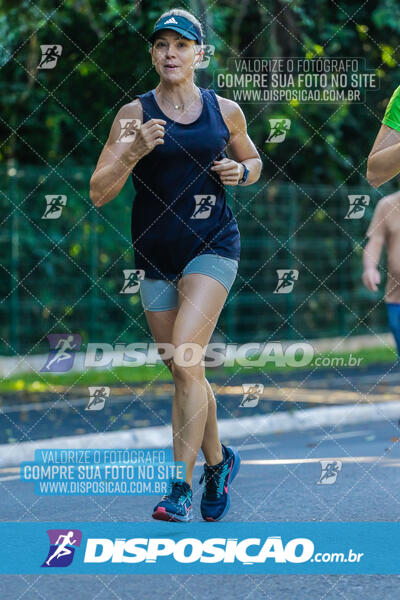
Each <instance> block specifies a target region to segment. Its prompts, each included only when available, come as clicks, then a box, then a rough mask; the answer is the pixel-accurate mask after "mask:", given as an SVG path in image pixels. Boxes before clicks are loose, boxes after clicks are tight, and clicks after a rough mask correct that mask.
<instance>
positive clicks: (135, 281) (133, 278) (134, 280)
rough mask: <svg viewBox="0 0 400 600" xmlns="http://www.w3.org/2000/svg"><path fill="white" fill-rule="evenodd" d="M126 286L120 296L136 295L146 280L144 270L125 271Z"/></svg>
mask: <svg viewBox="0 0 400 600" xmlns="http://www.w3.org/2000/svg"><path fill="white" fill-rule="evenodd" d="M123 273H124V279H125V281H124V285H123V286H122V290H121V291H120V294H135V293H136V292H137V291H138V289H139V287H140V282H141V281H142V280H143V279H144V269H124V270H123Z"/></svg>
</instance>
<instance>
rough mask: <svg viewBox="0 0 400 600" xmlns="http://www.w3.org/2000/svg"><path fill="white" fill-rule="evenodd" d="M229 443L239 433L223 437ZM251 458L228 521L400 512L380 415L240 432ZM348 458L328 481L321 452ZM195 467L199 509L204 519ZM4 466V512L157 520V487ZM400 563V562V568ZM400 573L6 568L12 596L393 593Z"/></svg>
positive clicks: (394, 436) (2, 583)
mask: <svg viewBox="0 0 400 600" xmlns="http://www.w3.org/2000/svg"><path fill="white" fill-rule="evenodd" d="M223 441H226V442H228V443H229V440H223ZM235 445H236V447H239V449H240V453H241V457H242V467H241V469H240V471H239V474H238V476H237V478H236V479H235V482H234V484H233V485H232V488H231V510H230V511H229V513H228V514H227V516H226V517H225V519H224V520H225V521H274V522H279V521H313V520H314V521H398V520H399V514H400V510H399V508H400V486H399V484H400V469H399V467H400V431H399V428H398V425H397V423H390V422H386V421H385V422H379V423H371V424H365V423H364V424H362V425H360V426H355V425H353V426H348V427H343V428H338V429H335V427H334V424H332V427H330V428H326V429H325V431H321V430H320V429H318V430H309V431H306V432H301V433H289V434H280V435H277V434H275V435H271V436H262V437H261V436H260V437H255V438H254V437H253V438H252V439H247V440H241V441H240V442H239V443H237V442H236V444H235ZM326 459H330V460H332V459H336V460H341V461H342V469H341V471H340V472H339V473H338V476H337V480H336V482H335V483H334V484H332V485H319V484H317V482H318V481H319V479H320V476H321V465H320V462H319V461H320V460H326ZM201 464H202V463H201V462H199V465H198V466H197V467H196V469H195V477H194V481H193V489H194V518H195V520H201V515H200V512H199V503H200V496H201V488H200V486H199V485H198V479H199V477H200V474H201V471H202V467H201ZM14 477H17V475H16V474H15V473H14V472H12V471H6V470H4V469H3V470H1V471H0V482H1V484H2V485H1V490H2V493H1V501H0V520H1V521H62V522H65V521H69V522H71V524H72V523H73V522H74V521H115V522H124V521H142V522H143V521H152V519H151V509H152V507H153V506H154V504H155V503H156V502H157V501H158V497H154V496H141V497H140V496H137V497H132V496H130V497H123V496H115V497H112V496H109V497H106V496H105V497H93V496H92V497H85V498H83V497H80V498H79V497H63V496H57V497H46V496H36V495H35V493H34V491H33V484H30V483H25V482H21V481H19V480H18V479H14ZM399 571H400V569H399ZM399 584H400V575H398V576H397V575H395V576H394V575H363V576H359V575H329V576H328V575H302V576H299V575H268V576H263V575H234V576H222V575H192V576H188V575H185V576H183V575H162V576H161V575H159V576H157V578H155V577H153V576H148V575H135V576H134V577H133V576H125V575H117V576H110V575H100V576H99V575H97V576H83V575H80V576H78V575H69V576H59V575H51V576H50V575H47V576H37V575H12V576H1V577H0V598H2V600H11V599H12V600H16V599H18V600H20V599H22V598H24V597H26V598H29V599H30V600H34V599H35V600H36V599H38V600H39V599H40V600H47V599H50V598H51V599H53V598H71V597H75V598H77V599H79V600H80V599H82V600H89V599H90V600H95V599H96V600H103V599H104V600H105V599H107V600H108V599H111V598H115V599H118V598H120V599H121V600H122V599H124V600H125V599H128V598H129V599H134V598H141V599H147V598H148V599H150V598H151V599H153V598H163V599H166V600H176V599H178V598H185V599H186V598H187V599H191V600H198V599H207V600H214V599H217V598H218V600H219V599H220V598H221V597H223V598H226V599H227V600H231V599H232V600H236V599H237V600H239V599H240V600H243V599H247V600H253V599H258V598H259V599H271V600H272V599H273V600H294V599H296V600H328V599H329V600H330V599H332V600H333V599H335V600H337V599H343V600H353V599H357V600H359V598H360V596H361V595H362V597H363V598H365V599H366V600H369V599H374V600H375V599H379V600H385V599H386V598H388V599H389V598H390V599H391V600H392V598H393V597H397V596H398V588H399Z"/></svg>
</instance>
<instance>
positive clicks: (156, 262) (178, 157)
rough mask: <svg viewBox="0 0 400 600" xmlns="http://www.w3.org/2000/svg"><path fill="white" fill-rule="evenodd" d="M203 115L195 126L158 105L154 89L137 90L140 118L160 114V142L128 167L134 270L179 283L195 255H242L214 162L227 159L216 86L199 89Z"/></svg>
mask: <svg viewBox="0 0 400 600" xmlns="http://www.w3.org/2000/svg"><path fill="white" fill-rule="evenodd" d="M199 90H200V93H201V95H202V99H203V109H202V112H201V115H200V116H199V117H198V118H197V119H196V120H195V121H193V122H192V123H189V124H183V123H177V122H176V121H173V120H172V119H170V118H169V117H167V116H166V115H165V114H164V113H163V112H162V111H161V109H160V107H159V106H158V104H157V101H156V99H155V94H154V90H150V91H149V92H146V93H145V94H138V95H137V96H135V98H139V99H140V101H141V104H142V107H143V123H145V122H146V121H148V120H150V119H164V121H166V125H164V129H165V135H164V144H159V145H156V146H155V147H154V149H153V150H152V151H151V152H150V153H149V154H147V155H146V156H144V157H143V158H142V159H140V160H139V162H138V163H137V164H136V165H135V167H134V168H133V170H132V180H133V184H134V186H135V190H136V196H135V199H134V202H133V209H132V228H131V231H132V243H133V247H134V251H135V268H136V269H144V271H145V277H149V278H151V279H165V280H170V281H173V280H176V279H177V278H178V277H180V276H181V273H182V271H183V269H184V268H185V266H186V265H187V263H188V262H189V261H190V260H192V259H193V258H194V257H196V256H198V255H200V254H209V253H211V254H219V255H221V256H225V257H228V258H234V259H236V260H239V258H240V234H239V229H238V225H237V222H236V219H235V218H234V216H233V214H232V210H231V208H230V207H229V205H228V204H227V202H226V197H225V187H224V185H223V184H222V183H221V180H220V178H219V176H218V175H217V173H216V172H215V171H210V167H212V166H213V160H220V159H221V158H223V157H226V153H225V147H226V144H227V143H228V141H229V135H230V134H229V129H228V127H227V126H226V124H225V122H224V119H223V117H222V114H221V111H220V108H219V105H218V100H217V97H216V95H215V92H214V90H211V89H205V88H199Z"/></svg>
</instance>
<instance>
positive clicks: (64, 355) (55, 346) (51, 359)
mask: <svg viewBox="0 0 400 600" xmlns="http://www.w3.org/2000/svg"><path fill="white" fill-rule="evenodd" d="M47 339H48V340H49V343H50V352H49V356H48V359H47V361H46V364H45V365H44V367H42V368H41V369H40V370H41V371H47V372H51V373H65V371H69V370H70V369H71V368H72V365H73V364H74V360H75V352H77V351H78V350H80V348H81V345H82V338H81V336H80V335H79V334H78V333H74V334H68V333H50V334H49V335H48V336H47Z"/></svg>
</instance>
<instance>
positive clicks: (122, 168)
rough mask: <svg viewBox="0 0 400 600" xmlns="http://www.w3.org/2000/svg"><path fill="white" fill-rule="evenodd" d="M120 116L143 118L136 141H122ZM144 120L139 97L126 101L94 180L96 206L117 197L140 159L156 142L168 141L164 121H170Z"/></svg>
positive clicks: (113, 126) (93, 177) (93, 195)
mask: <svg viewBox="0 0 400 600" xmlns="http://www.w3.org/2000/svg"><path fill="white" fill-rule="evenodd" d="M120 119H134V120H138V121H139V128H138V129H137V130H136V133H135V139H134V140H133V141H132V142H126V141H125V142H124V141H120V138H121V123H120ZM142 120H143V111H142V107H141V104H140V101H139V100H134V101H133V102H131V103H130V104H126V105H125V106H123V107H122V108H121V109H120V110H119V111H118V113H117V115H116V117H115V119H114V122H113V124H112V127H111V131H110V134H109V136H108V140H107V142H106V144H105V146H104V148H103V150H102V152H101V154H100V157H99V160H98V162H97V165H96V169H95V171H94V173H93V175H92V177H91V179H90V199H91V200H92V202H93V204H94V205H95V206H103V205H104V204H107V202H110V200H112V199H113V198H115V197H116V196H117V195H118V194H119V192H120V191H121V189H122V188H123V186H124V185H125V182H126V180H127V179H128V176H129V175H130V173H131V171H132V169H133V168H134V166H135V165H136V164H137V163H138V162H139V160H140V159H141V158H143V156H145V155H146V154H148V153H149V152H151V150H153V148H154V147H155V146H156V145H158V144H163V143H164V139H163V137H164V126H163V124H164V125H165V124H166V121H163V120H162V119H150V120H149V121H147V122H146V123H145V124H144V125H142ZM133 123H134V122H133ZM133 131H134V129H132V132H133ZM122 140H123V138H122Z"/></svg>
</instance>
